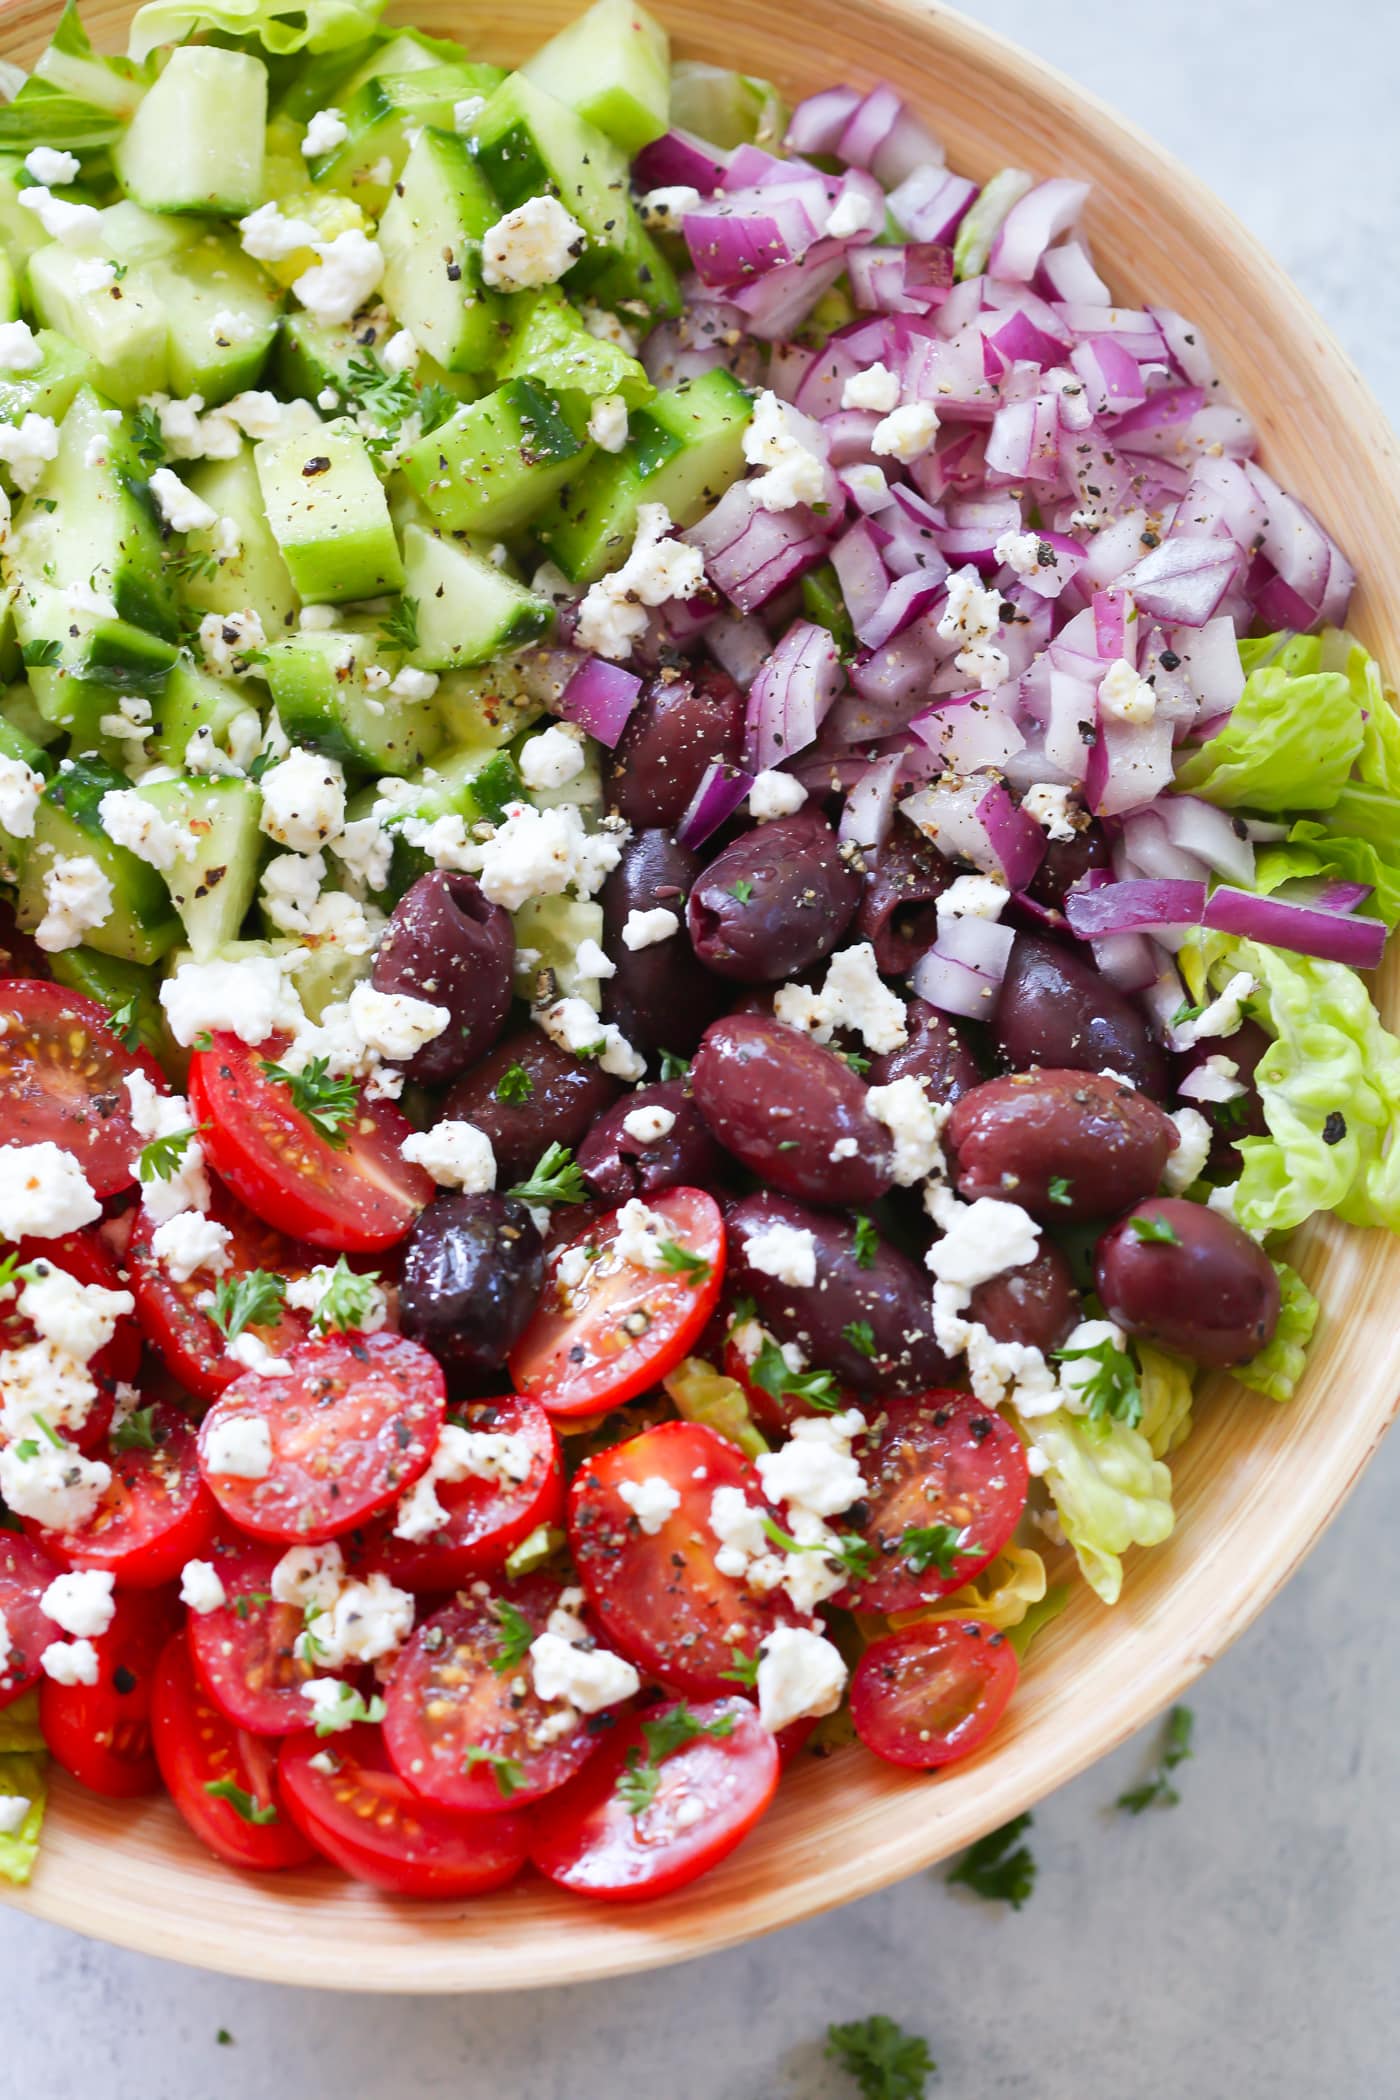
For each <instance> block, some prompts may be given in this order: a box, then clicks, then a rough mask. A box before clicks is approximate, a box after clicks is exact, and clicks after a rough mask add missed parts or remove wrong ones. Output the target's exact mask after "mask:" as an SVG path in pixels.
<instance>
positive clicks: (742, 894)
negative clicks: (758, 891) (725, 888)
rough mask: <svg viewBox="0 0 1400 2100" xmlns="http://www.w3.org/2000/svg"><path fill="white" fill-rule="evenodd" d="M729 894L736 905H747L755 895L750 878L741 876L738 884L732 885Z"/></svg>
mask: <svg viewBox="0 0 1400 2100" xmlns="http://www.w3.org/2000/svg"><path fill="white" fill-rule="evenodd" d="M729 894H730V896H731V897H732V898H733V899H734V901H735V903H736V904H747V903H748V901H749V899H750V897H752V895H753V884H752V883H751V882H750V881H749V878H748V876H747V875H741V876H740V877H739V880H738V881H737V882H735V883H732V884H731V885H730V890H729Z"/></svg>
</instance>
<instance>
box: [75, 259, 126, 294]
mask: <svg viewBox="0 0 1400 2100" xmlns="http://www.w3.org/2000/svg"><path fill="white" fill-rule="evenodd" d="M116 281H117V266H116V264H115V263H112V262H108V261H107V260H106V259H105V258H104V257H103V256H100V255H84V256H80V257H79V259H78V261H77V262H75V263H74V265H73V289H74V291H77V292H82V293H84V294H87V293H90V292H110V291H111V289H112V286H113V285H114V284H115V283H116Z"/></svg>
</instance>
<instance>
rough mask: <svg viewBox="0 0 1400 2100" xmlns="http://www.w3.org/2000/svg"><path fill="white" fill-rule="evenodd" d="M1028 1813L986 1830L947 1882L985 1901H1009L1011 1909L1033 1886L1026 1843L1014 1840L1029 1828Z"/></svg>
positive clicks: (1033, 1869)
mask: <svg viewBox="0 0 1400 2100" xmlns="http://www.w3.org/2000/svg"><path fill="white" fill-rule="evenodd" d="M1031 1822H1032V1818H1031V1817H1030V1815H1028V1814H1027V1815H1023V1816H1013V1817H1012V1819H1011V1821H1010V1822H1009V1823H1003V1824H1002V1826H1001V1829H1000V1830H989V1831H988V1832H987V1835H986V1836H985V1837H984V1838H978V1840H977V1843H976V1844H975V1845H969V1847H968V1849H967V1851H966V1852H964V1854H963V1856H962V1858H961V1859H960V1860H959V1861H958V1864H957V1865H956V1866H955V1867H954V1869H953V1871H952V1873H951V1874H950V1875H949V1876H948V1879H949V1881H950V1882H957V1883H959V1884H960V1885H961V1886H962V1887H963V1888H966V1889H971V1890H972V1893H973V1894H974V1896H981V1897H983V1898H985V1900H986V1901H987V1902H988V1903H1009V1904H1010V1905H1011V1908H1012V1909H1013V1910H1019V1909H1020V1908H1021V1905H1022V1904H1023V1903H1024V1902H1025V1901H1026V1899H1027V1897H1028V1896H1029V1895H1030V1893H1031V1890H1032V1889H1033V1888H1034V1887H1035V1874H1036V1867H1035V1861H1034V1859H1033V1858H1032V1857H1031V1852H1030V1847H1029V1846H1028V1845H1018V1844H1017V1843H1016V1840H1017V1839H1018V1838H1019V1837H1020V1836H1021V1835H1022V1833H1023V1832H1024V1831H1027V1830H1029V1829H1030V1827H1031Z"/></svg>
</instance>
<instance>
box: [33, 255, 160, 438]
mask: <svg viewBox="0 0 1400 2100" xmlns="http://www.w3.org/2000/svg"><path fill="white" fill-rule="evenodd" d="M87 261H88V258H87V257H86V256H80V255H79V254H78V253H77V251H76V250H75V249H72V248H65V247H63V246H62V245H61V243H60V242H58V241H54V242H52V243H51V244H50V246H48V247H47V248H40V249H39V250H38V251H37V253H35V254H34V255H31V256H30V258H29V297H30V302H31V304H32V305H33V308H34V312H35V314H36V315H37V317H38V319H39V320H40V321H42V322H43V323H44V325H45V326H46V327H48V328H56V329H57V330H58V332H59V334H60V335H66V336H67V337H68V338H69V340H70V342H72V343H74V344H76V345H77V347H78V349H79V350H80V351H82V352H85V353H86V355H87V356H88V357H89V358H91V360H92V363H93V365H94V366H95V368H96V376H97V379H98V382H99V384H100V385H101V388H102V391H103V392H104V393H105V394H108V395H110V397H111V398H112V400H113V401H116V402H119V403H120V404H121V406H122V407H124V408H132V407H134V406H135V404H136V403H137V402H138V401H139V400H140V399H141V397H142V395H143V394H158V393H162V392H163V391H164V389H165V382H166V374H167V368H168V350H167V338H168V329H167V325H166V318H165V312H164V309H163V307H162V305H161V300H160V295H159V293H158V292H157V290H156V287H155V285H154V284H153V283H152V281H151V279H150V277H149V276H148V275H147V274H146V272H145V271H144V270H143V269H141V268H140V267H139V266H137V265H132V266H131V267H130V268H129V269H128V270H127V273H126V276H125V277H124V278H122V280H121V281H120V283H117V284H111V285H108V286H107V287H106V288H105V289H104V290H100V291H86V290H84V289H83V271H84V266H85V264H86V263H87Z"/></svg>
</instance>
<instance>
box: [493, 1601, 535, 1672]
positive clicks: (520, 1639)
mask: <svg viewBox="0 0 1400 2100" xmlns="http://www.w3.org/2000/svg"><path fill="white" fill-rule="evenodd" d="M491 1616H492V1617H493V1618H494V1619H495V1621H496V1624H497V1625H498V1626H499V1627H500V1629H501V1642H500V1646H499V1647H498V1648H497V1650H496V1652H495V1654H494V1655H493V1656H492V1657H491V1667H492V1669H493V1670H494V1671H495V1673H496V1675H497V1676H498V1677H504V1676H505V1674H506V1672H507V1671H508V1670H513V1669H515V1667H516V1666H517V1664H519V1663H522V1662H524V1660H525V1657H526V1656H527V1655H528V1654H529V1652H530V1643H531V1642H532V1641H533V1640H534V1638H535V1629H534V1627H533V1626H532V1625H531V1624H530V1621H529V1620H528V1619H527V1618H526V1616H525V1614H524V1612H523V1611H519V1610H517V1608H516V1607H515V1605H513V1604H512V1603H511V1602H510V1601H509V1599H508V1598H506V1597H493V1598H492V1600H491Z"/></svg>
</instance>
